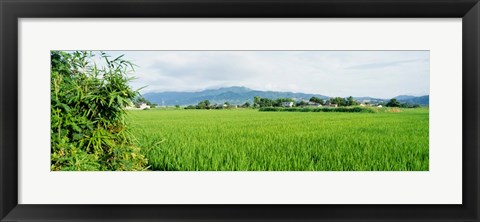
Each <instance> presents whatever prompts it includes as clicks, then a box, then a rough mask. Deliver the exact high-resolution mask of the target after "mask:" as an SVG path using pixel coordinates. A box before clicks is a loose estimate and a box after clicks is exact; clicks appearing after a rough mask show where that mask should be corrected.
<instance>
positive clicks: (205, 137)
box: [128, 108, 429, 171]
mask: <svg viewBox="0 0 480 222" xmlns="http://www.w3.org/2000/svg"><path fill="white" fill-rule="evenodd" d="M428 115H429V114H428V108H418V109H402V110H401V112H378V113H336V112H259V111H258V110H252V109H237V110H143V111H129V115H128V116H129V118H128V120H129V122H130V124H131V125H130V128H131V130H132V133H133V134H134V135H135V136H136V138H137V141H136V142H137V143H138V145H139V146H140V147H141V148H142V152H143V153H144V154H145V156H146V157H147V158H148V161H149V165H150V166H151V169H152V170H168V171H426V170H428V169H429V168H428V165H429V164H428V163H429V149H428V147H429V140H428V132H429V130H428V123H429V121H428Z"/></svg>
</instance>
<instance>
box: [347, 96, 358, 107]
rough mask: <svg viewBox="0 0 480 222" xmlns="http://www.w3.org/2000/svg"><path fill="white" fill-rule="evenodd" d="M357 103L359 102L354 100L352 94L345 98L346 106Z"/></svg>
mask: <svg viewBox="0 0 480 222" xmlns="http://www.w3.org/2000/svg"><path fill="white" fill-rule="evenodd" d="M358 104H360V103H358V102H357V101H356V100H354V99H353V97H352V96H349V97H348V98H347V106H356V105H358Z"/></svg>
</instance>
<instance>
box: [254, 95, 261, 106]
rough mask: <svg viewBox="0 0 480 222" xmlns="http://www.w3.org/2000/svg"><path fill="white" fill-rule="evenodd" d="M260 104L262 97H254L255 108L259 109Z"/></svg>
mask: <svg viewBox="0 0 480 222" xmlns="http://www.w3.org/2000/svg"><path fill="white" fill-rule="evenodd" d="M259 103H260V96H255V97H253V106H255V107H257V106H259V105H260V104H259Z"/></svg>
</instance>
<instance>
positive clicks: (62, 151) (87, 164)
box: [50, 51, 147, 171]
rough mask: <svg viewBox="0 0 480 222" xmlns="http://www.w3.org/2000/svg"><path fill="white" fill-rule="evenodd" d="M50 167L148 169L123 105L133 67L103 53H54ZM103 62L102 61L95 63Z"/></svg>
mask: <svg viewBox="0 0 480 222" xmlns="http://www.w3.org/2000/svg"><path fill="white" fill-rule="evenodd" d="M50 56H51V169H52V170H83V171H85V170H144V169H145V168H146V166H147V159H146V158H145V157H144V156H143V155H142V154H141V152H140V148H138V147H136V146H134V145H133V143H132V141H133V138H132V137H131V135H130V133H129V132H128V130H127V124H126V121H125V115H126V112H125V109H124V108H125V106H127V105H128V104H130V103H131V100H132V99H133V98H135V97H136V96H137V95H138V92H136V91H134V90H132V89H131V88H130V87H129V85H128V82H129V81H130V80H131V79H130V78H128V77H127V73H128V72H131V71H133V68H134V65H133V64H132V63H131V62H129V61H126V60H124V59H122V56H120V57H117V58H111V57H109V56H108V55H107V54H105V53H100V54H98V55H95V54H94V53H92V52H84V51H82V52H63V51H52V52H51V55H50ZM97 63H98V64H104V65H101V66H100V65H97Z"/></svg>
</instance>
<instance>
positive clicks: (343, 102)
mask: <svg viewBox="0 0 480 222" xmlns="http://www.w3.org/2000/svg"><path fill="white" fill-rule="evenodd" d="M330 103H331V104H337V105H338V106H347V105H348V102H347V100H346V99H345V98H342V97H333V98H330Z"/></svg>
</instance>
